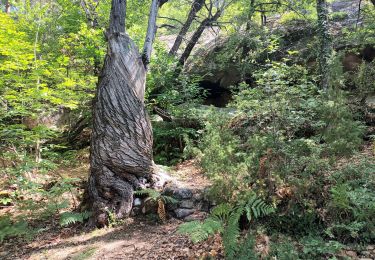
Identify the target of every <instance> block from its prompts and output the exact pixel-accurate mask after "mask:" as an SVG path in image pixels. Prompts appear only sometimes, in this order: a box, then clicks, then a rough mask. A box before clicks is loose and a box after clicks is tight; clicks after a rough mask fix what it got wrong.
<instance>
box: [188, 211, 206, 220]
mask: <svg viewBox="0 0 375 260" xmlns="http://www.w3.org/2000/svg"><path fill="white" fill-rule="evenodd" d="M206 217H207V213H206V212H197V213H194V214H192V215H189V216H187V217H185V218H184V220H185V221H197V220H204V219H205V218H206Z"/></svg>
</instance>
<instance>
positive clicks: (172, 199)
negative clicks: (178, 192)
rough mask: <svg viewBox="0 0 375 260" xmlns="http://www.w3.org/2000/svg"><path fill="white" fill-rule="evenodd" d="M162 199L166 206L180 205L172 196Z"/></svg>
mask: <svg viewBox="0 0 375 260" xmlns="http://www.w3.org/2000/svg"><path fill="white" fill-rule="evenodd" d="M161 199H162V200H163V201H164V203H166V204H176V203H178V200H176V199H175V198H173V197H171V196H166V195H162V196H161Z"/></svg>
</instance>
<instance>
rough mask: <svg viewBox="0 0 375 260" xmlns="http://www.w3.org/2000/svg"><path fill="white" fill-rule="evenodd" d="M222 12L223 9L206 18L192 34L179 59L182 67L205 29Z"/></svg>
mask: <svg viewBox="0 0 375 260" xmlns="http://www.w3.org/2000/svg"><path fill="white" fill-rule="evenodd" d="M221 13H222V12H221V10H217V11H216V13H215V15H213V16H211V17H209V18H206V19H204V20H203V21H202V22H201V24H200V25H199V26H198V28H197V29H196V31H195V32H194V34H193V35H192V36H191V39H190V41H189V43H188V44H187V45H186V48H185V50H184V52H183V53H182V54H181V56H180V59H179V60H178V63H179V65H180V67H183V65H184V64H185V62H186V60H187V58H189V56H190V54H191V52H192V50H193V48H194V46H195V45H196V44H197V42H198V40H199V38H200V37H201V36H202V34H203V32H204V29H206V28H207V27H208V26H211V25H212V23H214V22H216V21H217V19H218V18H219V17H220V15H221Z"/></svg>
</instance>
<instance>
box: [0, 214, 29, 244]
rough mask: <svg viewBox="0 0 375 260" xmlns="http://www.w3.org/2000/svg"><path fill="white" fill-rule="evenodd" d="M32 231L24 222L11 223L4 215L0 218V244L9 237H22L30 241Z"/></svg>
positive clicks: (8, 217)
mask: <svg viewBox="0 0 375 260" xmlns="http://www.w3.org/2000/svg"><path fill="white" fill-rule="evenodd" d="M33 234H34V231H33V230H32V229H31V228H30V227H29V226H28V224H27V222H26V221H24V220H20V221H16V222H13V221H12V220H11V217H10V216H8V215H6V216H2V217H0V242H3V241H4V239H6V238H10V237H24V238H27V239H30V238H31V237H32V236H33Z"/></svg>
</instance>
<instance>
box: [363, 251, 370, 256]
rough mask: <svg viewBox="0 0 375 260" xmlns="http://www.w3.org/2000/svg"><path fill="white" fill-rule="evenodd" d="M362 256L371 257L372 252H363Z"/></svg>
mask: <svg viewBox="0 0 375 260" xmlns="http://www.w3.org/2000/svg"><path fill="white" fill-rule="evenodd" d="M361 255H364V256H370V255H371V252H370V251H362V252H361Z"/></svg>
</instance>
